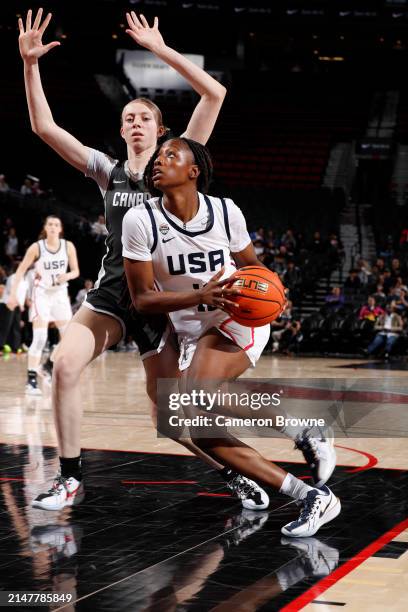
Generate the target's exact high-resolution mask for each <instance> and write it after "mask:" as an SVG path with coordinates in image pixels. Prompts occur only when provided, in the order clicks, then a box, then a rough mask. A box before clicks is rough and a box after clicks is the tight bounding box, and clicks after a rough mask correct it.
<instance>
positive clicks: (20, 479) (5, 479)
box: [0, 478, 25, 482]
mask: <svg viewBox="0 0 408 612" xmlns="http://www.w3.org/2000/svg"><path fill="white" fill-rule="evenodd" d="M8 480H18V481H19V482H23V481H24V480H25V478H0V481H1V482H7V481H8Z"/></svg>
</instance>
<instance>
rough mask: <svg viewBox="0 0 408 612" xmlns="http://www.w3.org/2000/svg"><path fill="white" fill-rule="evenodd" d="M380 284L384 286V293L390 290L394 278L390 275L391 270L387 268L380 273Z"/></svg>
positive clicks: (387, 293)
mask: <svg viewBox="0 0 408 612" xmlns="http://www.w3.org/2000/svg"><path fill="white" fill-rule="evenodd" d="M382 284H383V287H384V293H385V294H386V295H389V293H390V291H391V287H392V286H393V284H394V279H393V278H392V276H391V271H390V270H388V269H385V270H384V273H383V275H382Z"/></svg>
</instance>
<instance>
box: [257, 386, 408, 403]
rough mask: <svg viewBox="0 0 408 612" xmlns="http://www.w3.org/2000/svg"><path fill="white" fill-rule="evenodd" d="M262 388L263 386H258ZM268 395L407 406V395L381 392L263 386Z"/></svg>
mask: <svg viewBox="0 0 408 612" xmlns="http://www.w3.org/2000/svg"><path fill="white" fill-rule="evenodd" d="M259 386H260V387H262V386H263V385H262V384H261V385H259ZM264 386H265V391H266V388H267V389H268V393H270V392H273V391H277V392H279V393H280V392H281V391H282V390H283V393H281V395H283V396H284V398H286V397H290V398H292V399H310V400H311V399H314V400H332V401H336V400H343V401H347V402H368V403H381V404H408V394H404V393H392V392H383V391H353V390H348V389H344V390H334V389H314V388H312V387H288V386H285V385H283V384H269V383H268V384H265V385H264Z"/></svg>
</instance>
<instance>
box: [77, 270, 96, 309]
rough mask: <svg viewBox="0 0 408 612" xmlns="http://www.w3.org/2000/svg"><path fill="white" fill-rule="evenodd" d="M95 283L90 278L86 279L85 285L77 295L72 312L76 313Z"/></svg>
mask: <svg viewBox="0 0 408 612" xmlns="http://www.w3.org/2000/svg"><path fill="white" fill-rule="evenodd" d="M93 286H94V284H93V281H91V279H90V278H87V279H85V282H84V287H83V288H82V289H80V290H79V291H78V293H77V294H76V296H75V302H74V303H73V304H72V312H73V313H75V312H76V311H77V310H79V308H80V307H81V306H82V302H83V301H84V299H85V298H86V294H87V293H88V291H90V290H91V289H92V288H93Z"/></svg>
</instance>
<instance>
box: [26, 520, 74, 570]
mask: <svg viewBox="0 0 408 612" xmlns="http://www.w3.org/2000/svg"><path fill="white" fill-rule="evenodd" d="M82 536H83V529H82V527H79V526H78V525H41V526H36V527H33V529H32V530H31V534H30V549H31V550H32V551H33V552H35V553H37V552H40V551H42V550H49V551H50V552H51V556H52V558H53V561H57V560H59V559H68V558H70V557H72V556H73V555H75V554H76V553H77V552H78V551H79V550H80V547H81V540H82Z"/></svg>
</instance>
